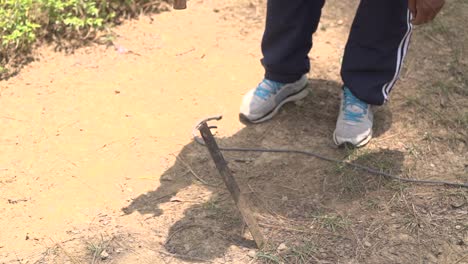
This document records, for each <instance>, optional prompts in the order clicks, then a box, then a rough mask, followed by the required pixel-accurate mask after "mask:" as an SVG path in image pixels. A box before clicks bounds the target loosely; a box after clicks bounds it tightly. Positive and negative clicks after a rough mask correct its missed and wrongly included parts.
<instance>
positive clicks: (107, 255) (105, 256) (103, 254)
mask: <svg viewBox="0 0 468 264" xmlns="http://www.w3.org/2000/svg"><path fill="white" fill-rule="evenodd" d="M99 256H100V257H101V259H102V260H105V259H107V258H108V257H109V253H107V251H105V250H103V251H102V252H101V255H99Z"/></svg>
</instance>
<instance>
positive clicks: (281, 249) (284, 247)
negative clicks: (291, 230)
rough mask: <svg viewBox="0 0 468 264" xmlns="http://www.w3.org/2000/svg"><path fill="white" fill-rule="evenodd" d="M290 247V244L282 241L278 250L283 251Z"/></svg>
mask: <svg viewBox="0 0 468 264" xmlns="http://www.w3.org/2000/svg"><path fill="white" fill-rule="evenodd" d="M287 249H288V246H286V244H285V243H281V244H280V245H279V246H278V248H277V249H276V250H277V251H278V252H283V251H285V250H287Z"/></svg>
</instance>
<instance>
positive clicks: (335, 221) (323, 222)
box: [312, 214, 350, 232]
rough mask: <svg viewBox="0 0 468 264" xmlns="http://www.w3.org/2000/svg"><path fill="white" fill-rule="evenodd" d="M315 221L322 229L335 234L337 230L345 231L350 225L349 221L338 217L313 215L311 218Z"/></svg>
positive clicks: (333, 215)
mask: <svg viewBox="0 0 468 264" xmlns="http://www.w3.org/2000/svg"><path fill="white" fill-rule="evenodd" d="M312 217H313V218H314V219H316V220H317V221H318V222H319V224H320V226H321V227H322V228H325V229H328V230H330V231H332V232H336V231H337V230H339V229H345V228H347V227H348V226H349V225H350V221H349V220H348V219H347V218H344V217H342V216H340V215H335V214H331V215H315V216H312Z"/></svg>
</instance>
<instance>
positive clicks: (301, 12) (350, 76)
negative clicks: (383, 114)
mask: <svg viewBox="0 0 468 264" xmlns="http://www.w3.org/2000/svg"><path fill="white" fill-rule="evenodd" d="M324 2H325V0H268V4H267V19H266V28H265V33H264V35H263V40H262V52H263V59H262V64H263V66H264V68H265V78H267V79H270V80H273V81H277V82H283V83H288V82H294V81H296V80H298V79H300V77H301V76H302V75H304V74H306V73H307V72H309V70H310V62H309V57H308V53H309V51H310V49H311V48H312V34H313V33H314V32H315V31H316V30H317V27H318V24H319V21H320V16H321V9H322V7H323V5H324ZM410 21H411V14H410V12H409V10H408V0H361V3H360V5H359V8H358V10H357V14H356V17H355V18H354V22H353V25H352V27H351V33H350V35H349V39H348V43H347V44H346V49H345V54H344V58H343V64H342V68H341V77H342V79H343V83H344V85H345V86H346V87H348V88H349V89H350V90H351V92H352V93H353V94H354V95H355V96H356V97H358V98H359V99H361V100H363V101H365V102H367V103H369V104H373V105H381V104H383V103H384V102H385V101H386V100H387V98H388V94H389V93H390V91H391V89H392V87H393V86H394V84H395V82H396V80H397V79H398V76H399V74H400V71H401V67H402V64H403V60H404V58H405V55H406V52H407V50H408V44H409V40H410V36H411V30H412V24H411V22H410Z"/></svg>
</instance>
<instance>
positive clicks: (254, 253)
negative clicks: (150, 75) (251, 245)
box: [247, 250, 257, 258]
mask: <svg viewBox="0 0 468 264" xmlns="http://www.w3.org/2000/svg"><path fill="white" fill-rule="evenodd" d="M247 256H249V257H251V258H255V257H256V256H257V253H256V252H255V250H249V252H248V253H247Z"/></svg>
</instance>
